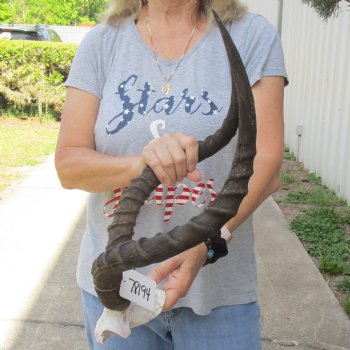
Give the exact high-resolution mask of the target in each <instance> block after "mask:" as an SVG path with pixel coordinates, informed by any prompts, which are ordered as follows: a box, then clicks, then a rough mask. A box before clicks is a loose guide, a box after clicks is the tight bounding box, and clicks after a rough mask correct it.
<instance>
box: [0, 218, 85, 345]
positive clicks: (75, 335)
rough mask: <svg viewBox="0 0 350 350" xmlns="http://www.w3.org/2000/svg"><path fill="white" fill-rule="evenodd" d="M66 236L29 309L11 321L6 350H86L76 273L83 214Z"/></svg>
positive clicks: (82, 230)
mask: <svg viewBox="0 0 350 350" xmlns="http://www.w3.org/2000/svg"><path fill="white" fill-rule="evenodd" d="M77 222H78V224H77V225H76V226H75V227H74V228H73V229H72V232H71V233H70V234H69V235H68V237H69V238H68V239H67V242H66V244H65V246H64V249H63V250H62V254H61V255H60V256H59V259H58V260H57V263H56V264H55V265H54V267H53V268H52V269H51V271H50V272H49V274H48V276H47V277H46V279H44V280H43V281H42V287H41V288H40V289H39V290H38V294H37V296H36V297H35V299H34V300H35V301H34V302H33V305H32V307H31V308H30V310H29V311H27V312H26V314H25V316H23V318H22V319H19V320H11V321H10V322H12V323H14V324H13V325H12V326H13V327H12V329H13V331H12V334H10V339H9V340H8V342H7V344H8V346H6V350H29V349H33V350H86V349H87V346H86V345H85V339H84V327H83V320H82V312H81V303H80V295H79V289H78V288H77V285H76V279H75V269H76V262H77V255H78V251H79V246H80V241H81V237H82V234H83V232H84V227H85V213H83V214H82V217H81V218H80V220H78V221H77Z"/></svg>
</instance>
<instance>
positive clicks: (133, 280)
mask: <svg viewBox="0 0 350 350" xmlns="http://www.w3.org/2000/svg"><path fill="white" fill-rule="evenodd" d="M156 288H157V284H156V282H155V281H153V280H152V279H150V278H148V277H146V276H144V275H142V274H141V273H139V272H137V271H135V270H129V271H125V272H123V280H122V282H121V284H120V290H119V294H120V296H121V297H123V298H125V299H128V300H130V301H132V302H134V303H135V304H137V305H139V306H142V307H143V308H145V309H147V310H150V311H153V309H154V303H155V298H156Z"/></svg>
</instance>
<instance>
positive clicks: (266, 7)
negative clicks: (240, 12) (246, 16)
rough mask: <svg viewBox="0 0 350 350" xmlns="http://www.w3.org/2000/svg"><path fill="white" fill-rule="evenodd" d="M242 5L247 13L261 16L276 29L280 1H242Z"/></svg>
mask: <svg viewBox="0 0 350 350" xmlns="http://www.w3.org/2000/svg"><path fill="white" fill-rule="evenodd" d="M242 3H244V4H246V5H247V6H248V9H249V11H252V12H257V13H260V14H262V15H263V16H264V17H266V18H267V19H268V20H269V21H270V22H271V23H272V24H273V25H274V26H275V27H276V28H277V26H278V17H279V5H280V0H242Z"/></svg>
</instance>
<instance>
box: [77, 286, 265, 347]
mask: <svg viewBox="0 0 350 350" xmlns="http://www.w3.org/2000/svg"><path fill="white" fill-rule="evenodd" d="M82 300H83V308H84V321H85V330H86V335H87V338H88V343H89V346H90V349H91V350H174V349H175V350H213V349H218V350H260V325H259V314H260V312H259V306H258V305H257V303H250V304H244V305H234V306H222V307H217V308H215V309H213V310H212V312H211V313H210V314H209V315H205V316H199V315H197V314H195V313H194V312H193V311H192V309H190V308H186V307H181V308H178V309H173V310H170V311H168V312H163V313H161V314H160V315H159V316H158V317H156V318H155V319H153V320H152V321H150V322H148V323H147V324H145V325H143V326H139V327H136V328H133V329H132V330H131V335H130V336H129V337H128V338H127V339H123V338H121V337H117V336H114V337H111V338H109V339H108V340H106V342H105V343H104V344H103V345H101V344H97V343H96V342H95V338H94V331H95V325H96V323H97V320H98V319H99V317H100V316H101V314H102V311H103V306H102V304H101V303H100V301H99V300H98V298H96V297H95V296H93V295H91V294H89V293H86V292H85V291H82Z"/></svg>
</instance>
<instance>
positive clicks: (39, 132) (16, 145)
mask: <svg viewBox="0 0 350 350" xmlns="http://www.w3.org/2000/svg"><path fill="white" fill-rule="evenodd" d="M57 134H58V130H57V129H50V128H48V129H45V128H40V129H39V128H20V127H11V126H10V127H6V128H3V129H1V130H0V164H1V165H5V166H10V167H19V166H25V165H36V164H38V163H39V162H40V161H41V160H42V158H43V157H45V156H48V155H49V154H51V153H53V152H54V150H55V146H56V141H57Z"/></svg>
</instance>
